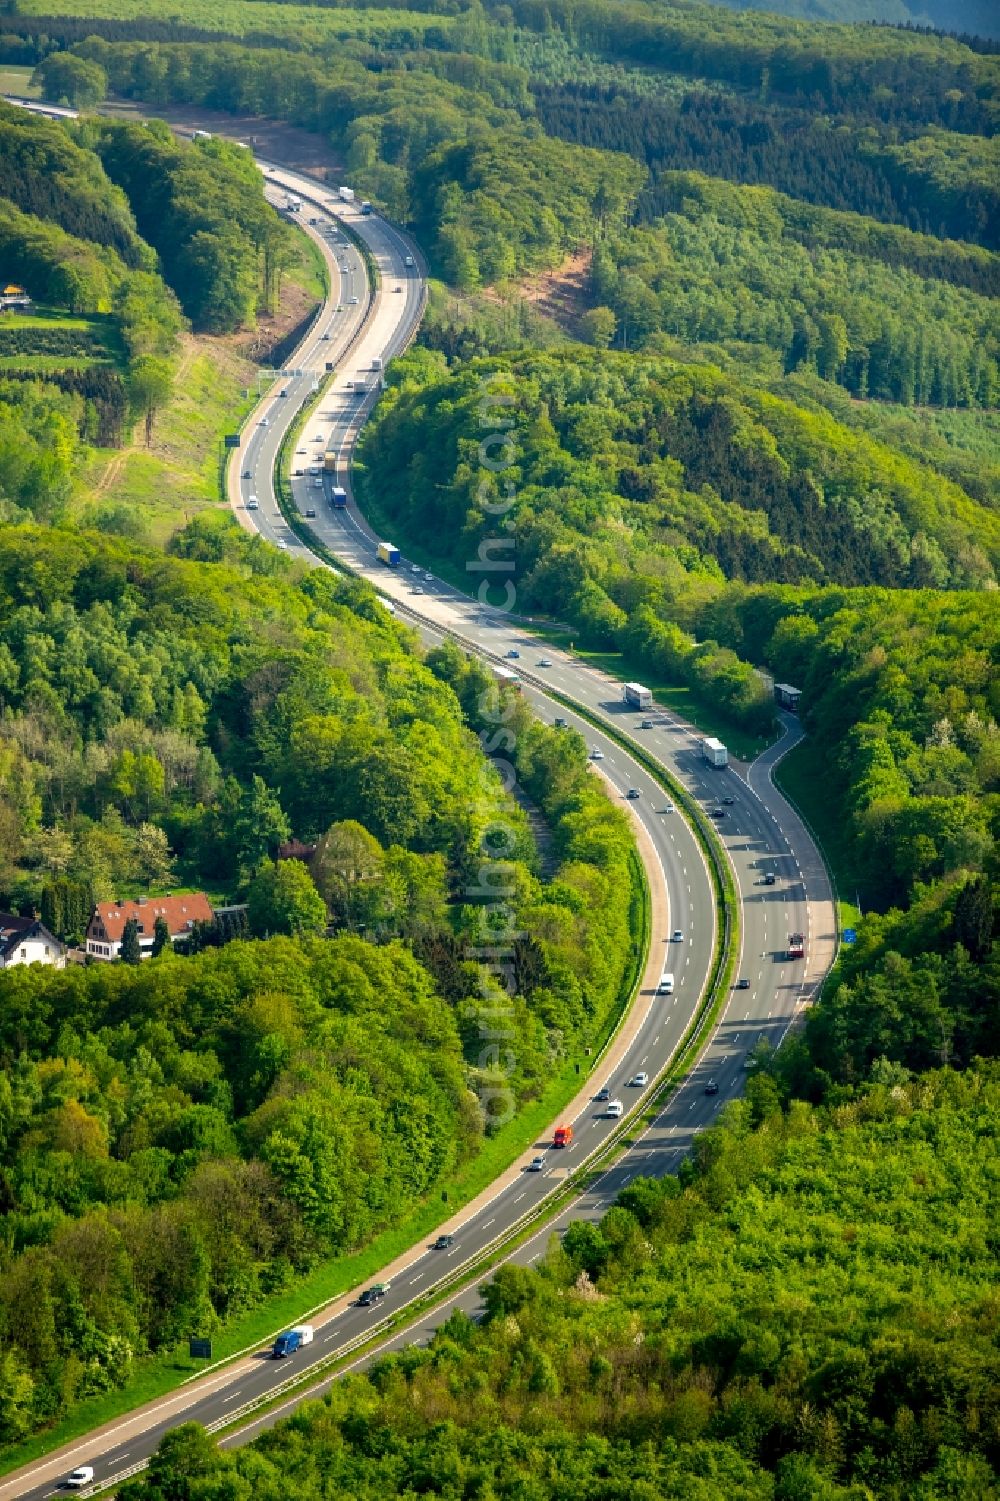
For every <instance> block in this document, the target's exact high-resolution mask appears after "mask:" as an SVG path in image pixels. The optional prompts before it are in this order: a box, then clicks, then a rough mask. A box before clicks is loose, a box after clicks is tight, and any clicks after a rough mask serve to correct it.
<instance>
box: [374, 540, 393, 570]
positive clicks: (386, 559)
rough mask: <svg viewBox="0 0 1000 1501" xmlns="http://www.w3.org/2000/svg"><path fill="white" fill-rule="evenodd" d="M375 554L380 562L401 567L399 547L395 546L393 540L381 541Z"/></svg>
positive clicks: (390, 566)
mask: <svg viewBox="0 0 1000 1501" xmlns="http://www.w3.org/2000/svg"><path fill="white" fill-rule="evenodd" d="M375 556H376V557H377V558H378V560H379V562H380V563H385V565H386V567H387V568H398V567H399V548H398V547H394V546H393V545H392V543H391V542H380V543H379V545H378V548H377V549H376V553H375Z"/></svg>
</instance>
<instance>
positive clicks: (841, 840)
mask: <svg viewBox="0 0 1000 1501" xmlns="http://www.w3.org/2000/svg"><path fill="white" fill-rule="evenodd" d="M773 775H774V783H775V786H776V787H777V788H778V789H779V791H781V792H782V793H784V795H785V797H787V798H788V801H789V802H790V803H792V804H793V805H794V807H795V808H796V809H797V810H798V812H799V813H800V814H801V815H802V817H803V818H804V819H805V821H806V823H807V824H808V825H809V827H810V829H811V831H812V833H813V836H814V837H815V839H816V842H817V843H818V845H819V846H820V849H821V851H822V853H823V856H824V858H825V859H826V863H827V866H828V868H829V871H830V875H831V878H832V880H833V885H834V891H835V893H836V895H837V900H838V903H839V905H840V909H841V913H842V914H844V915H846V917H847V918H848V919H850V918H852V917H853V918H856V917H857V915H858V905H857V902H856V897H857V895H858V893H859V891H861V879H860V876H859V873H858V871H857V867H856V865H855V863H854V850H853V845H852V840H851V836H850V829H849V827H848V826H847V825H846V824H845V822H844V819H843V818H842V817H841V814H840V811H839V807H838V804H837V803H836V802H835V800H834V799H832V798H831V797H830V769H829V766H828V764H827V758H826V756H825V755H824V753H823V751H822V749H821V747H820V746H818V745H817V744H816V743H815V741H813V740H810V739H808V738H807V739H805V740H800V741H799V743H798V745H797V746H796V747H795V749H794V750H791V751H789V752H788V755H787V756H784V757H783V758H782V760H780V761H779V762H778V764H777V766H776V767H775V768H774V773H773ZM862 895H863V892H862Z"/></svg>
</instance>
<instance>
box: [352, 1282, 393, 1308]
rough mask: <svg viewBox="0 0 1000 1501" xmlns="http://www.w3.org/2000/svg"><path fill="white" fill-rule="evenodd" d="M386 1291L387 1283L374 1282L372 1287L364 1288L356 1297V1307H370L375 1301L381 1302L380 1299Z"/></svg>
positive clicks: (387, 1289) (387, 1288)
mask: <svg viewBox="0 0 1000 1501" xmlns="http://www.w3.org/2000/svg"><path fill="white" fill-rule="evenodd" d="M388 1291H389V1286H388V1283H385V1282H376V1284H375V1286H374V1287H367V1288H365V1290H364V1292H363V1293H362V1294H361V1296H360V1298H359V1299H358V1307H359V1308H372V1307H373V1306H374V1305H375V1304H376V1303H381V1301H382V1299H383V1298H384V1297H385V1295H386V1293H387V1292H388Z"/></svg>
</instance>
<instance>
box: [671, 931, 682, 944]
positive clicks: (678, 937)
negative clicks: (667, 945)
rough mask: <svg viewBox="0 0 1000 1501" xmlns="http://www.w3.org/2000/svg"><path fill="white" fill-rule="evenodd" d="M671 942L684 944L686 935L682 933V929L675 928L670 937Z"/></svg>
mask: <svg viewBox="0 0 1000 1501" xmlns="http://www.w3.org/2000/svg"><path fill="white" fill-rule="evenodd" d="M670 942H671V943H683V942H684V934H683V933H682V932H681V930H680V928H675V929H674V931H673V932H672V933H671V935H670Z"/></svg>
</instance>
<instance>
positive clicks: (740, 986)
mask: <svg viewBox="0 0 1000 1501" xmlns="http://www.w3.org/2000/svg"><path fill="white" fill-rule="evenodd" d="M736 989H737V990H749V989H750V981H749V980H737V981H736Z"/></svg>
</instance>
